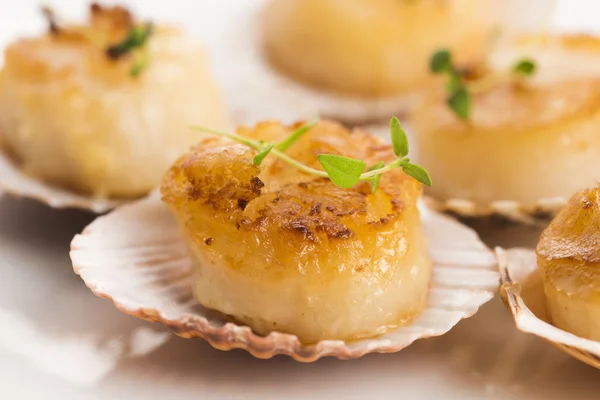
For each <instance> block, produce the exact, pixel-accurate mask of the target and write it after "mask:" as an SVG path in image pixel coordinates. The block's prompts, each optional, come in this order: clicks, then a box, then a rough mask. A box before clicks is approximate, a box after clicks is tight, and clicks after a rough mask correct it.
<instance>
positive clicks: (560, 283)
mask: <svg viewBox="0 0 600 400" xmlns="http://www.w3.org/2000/svg"><path fill="white" fill-rule="evenodd" d="M536 253H537V260H538V267H539V268H540V271H541V273H542V277H543V282H544V289H545V293H546V305H547V310H548V313H549V315H550V318H551V319H552V322H553V324H554V325H556V326H557V327H559V328H561V329H564V330H566V331H568V332H571V333H573V334H575V335H578V336H581V337H584V338H587V339H592V340H600V186H596V187H594V188H593V189H588V190H584V191H582V192H580V193H577V194H576V195H575V196H573V197H572V198H571V200H570V201H569V203H568V204H567V206H566V207H565V208H563V209H562V210H561V211H560V213H558V215H557V216H556V218H555V219H554V220H553V221H552V223H551V224H550V225H549V226H548V228H547V229H546V230H545V231H544V233H543V234H542V236H541V238H540V241H539V244H538V246H537V249H536Z"/></svg>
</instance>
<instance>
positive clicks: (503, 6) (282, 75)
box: [220, 0, 555, 124]
mask: <svg viewBox="0 0 600 400" xmlns="http://www.w3.org/2000/svg"><path fill="white" fill-rule="evenodd" d="M421 3H422V4H421ZM530 3H531V4H529V3H528V4H527V13H524V12H523V7H525V6H524V5H523V4H522V2H520V1H514V0H511V1H508V2H495V1H491V2H490V1H483V2H482V1H470V0H466V1H463V0H461V1H446V0H444V1H429V0H419V1H418V2H402V1H393V0H378V1H364V0H360V1H356V0H353V1H352V2H351V3H349V4H345V2H336V1H329V0H328V1H322V2H321V1H313V0H310V1H304V0H302V1H298V0H275V1H266V0H264V1H257V2H255V3H253V5H247V6H245V7H246V8H245V9H244V12H243V13H240V16H241V17H240V18H239V19H238V20H237V21H236V24H235V30H232V31H230V32H228V35H226V36H224V37H223V42H222V48H221V51H222V52H223V53H222V59H223V60H224V61H225V60H227V59H231V58H235V59H236V60H237V61H236V63H235V65H225V62H224V63H223V65H224V67H225V66H226V68H225V69H223V70H222V71H220V73H223V74H224V73H226V74H227V79H226V80H224V84H225V85H226V87H227V90H226V91H227V93H228V97H229V103H230V106H231V107H232V108H233V112H234V115H235V119H236V122H238V123H244V124H253V123H256V122H258V121H260V120H264V119H266V118H273V117H274V118H276V119H279V120H282V121H284V122H292V121H296V120H300V119H307V118H309V117H310V116H312V115H314V114H317V113H318V114H320V115H323V116H325V117H328V118H333V119H337V120H340V121H343V122H347V123H353V124H361V123H366V122H372V121H378V120H382V119H388V118H389V117H391V116H392V115H399V114H403V113H405V112H407V111H408V110H409V109H410V108H411V107H412V105H414V104H415V103H418V102H419V99H420V98H421V94H422V93H421V92H422V91H423V89H425V88H426V87H427V86H429V85H430V84H431V82H429V81H428V78H429V73H428V71H427V69H428V67H427V63H428V58H429V56H430V54H431V53H433V52H434V51H435V50H437V48H438V47H442V46H448V45H455V46H457V48H458V49H460V50H458V51H459V52H464V53H465V54H464V57H463V58H464V60H465V61H468V62H474V61H475V60H479V59H481V57H482V56H483V54H484V53H485V51H482V50H483V48H484V47H485V46H484V43H487V40H488V39H489V36H490V34H491V33H492V32H494V31H495V30H494V28H495V27H497V26H499V25H501V26H503V28H504V30H503V31H504V32H505V33H510V36H512V33H514V31H515V30H518V31H522V30H524V29H525V30H531V29H536V28H539V27H540V25H543V24H545V23H547V22H548V18H549V16H550V15H551V14H552V12H553V10H554V6H555V1H554V0H541V1H533V2H530ZM394 13H396V14H397V15H399V16H398V18H397V19H395V18H394ZM464 15H470V16H471V17H473V16H474V15H477V17H473V18H470V19H468V23H466V25H468V28H465V26H462V27H460V28H459V25H460V22H467V20H464V21H462V20H461V19H460V18H462V16H464ZM533 16H535V18H534V17H533ZM423 26H426V27H427V28H426V29H422V28H423ZM278 31H280V32H279V33H277V32H278ZM295 32H302V34H298V35H295V34H294V33H295ZM340 32H341V34H339V33H340ZM390 32H392V33H393V34H391V33H390ZM268 37H270V39H269V40H266V38H268ZM319 37H322V40H321V39H319ZM409 37H410V39H407V38H409ZM287 38H289V39H290V40H289V43H288V42H286V40H287ZM311 41H313V43H316V44H317V45H309V44H310V42H311ZM274 42H275V43H274ZM286 43H287V45H286ZM321 43H322V44H323V46H320V45H319V44H321ZM350 43H351V45H350ZM465 43H467V44H466V45H465ZM269 46H270V47H271V48H272V47H273V46H276V47H277V49H279V51H277V52H276V53H278V54H280V57H279V61H281V62H279V63H275V62H271V61H273V60H272V59H273V57H272V56H269V53H274V52H270V51H268V49H267V48H268V47H269ZM317 47H318V49H317ZM382 49H383V50H382ZM315 53H318V54H315ZM290 54H291V55H290ZM333 61H335V62H333ZM282 63H285V64H286V65H287V67H288V68H282V66H281V64H282ZM319 63H320V64H321V66H319ZM419 64H422V66H421V67H419ZM315 65H317V67H315ZM336 66H337V67H339V69H340V70H339V71H338V70H337V69H336V68H337V67H336ZM290 67H293V68H295V69H301V70H303V71H305V72H306V71H308V72H306V73H305V75H306V74H309V75H311V77H312V78H315V75H316V78H315V79H316V80H315V79H312V84H307V83H306V81H307V80H311V79H307V78H306V76H305V77H304V79H302V77H300V78H298V77H296V76H294V75H293V74H287V73H286V72H285V70H289V69H290ZM225 70H226V71H225ZM327 70H328V71H327ZM369 71H370V72H369ZM411 71H412V72H411ZM411 74H413V75H414V74H416V75H415V76H412V77H411ZM223 77H225V75H223ZM399 77H400V78H399ZM332 82H337V83H336V84H335V85H334V87H332V85H333V84H332ZM416 83H418V84H416ZM361 85H362V86H361ZM365 85H366V86H367V87H368V88H370V89H369V90H366V89H365ZM339 86H341V87H351V88H354V89H353V90H346V91H344V90H340V87H339ZM361 91H362V92H361ZM256 98H261V101H260V102H258V103H257V102H256V101H255V99H256Z"/></svg>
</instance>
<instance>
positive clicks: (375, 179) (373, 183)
mask: <svg viewBox="0 0 600 400" xmlns="http://www.w3.org/2000/svg"><path fill="white" fill-rule="evenodd" d="M383 167H385V163H384V162H383V161H381V162H380V163H378V164H375V165H373V166H371V167H370V168H369V172H371V171H375V170H376V169H380V168H383ZM380 179H381V174H377V175H375V176H374V177H373V178H371V191H372V192H373V193H375V192H376V191H377V188H378V187H379V180H380Z"/></svg>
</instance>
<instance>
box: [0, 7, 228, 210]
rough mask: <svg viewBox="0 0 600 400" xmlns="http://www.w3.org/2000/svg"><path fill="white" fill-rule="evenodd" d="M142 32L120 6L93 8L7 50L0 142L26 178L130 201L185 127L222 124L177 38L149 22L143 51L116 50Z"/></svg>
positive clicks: (180, 144) (201, 67) (185, 44)
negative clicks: (75, 21)
mask: <svg viewBox="0 0 600 400" xmlns="http://www.w3.org/2000/svg"><path fill="white" fill-rule="evenodd" d="M147 28H150V25H148V24H146V23H143V22H140V21H137V20H135V19H134V17H133V16H132V15H131V14H130V13H129V12H128V11H127V10H126V9H124V8H121V7H101V6H98V5H95V4H94V5H92V6H91V9H90V16H89V21H88V23H87V24H83V25H64V26H63V25H60V24H54V23H53V24H50V29H49V31H48V32H47V33H46V34H44V35H41V36H38V37H32V38H23V39H19V40H17V41H15V42H13V43H12V44H10V45H9V46H8V47H7V49H6V50H5V65H4V67H3V69H2V71H1V72H0V136H1V143H2V146H3V148H4V149H5V151H7V152H8V153H9V154H10V155H11V156H12V157H13V159H14V160H15V161H16V162H17V163H18V164H19V165H20V167H21V168H22V169H23V170H24V171H25V172H26V173H28V174H30V175H31V176H33V177H35V178H38V179H40V180H43V181H46V182H48V183H50V184H54V185H58V186H62V187H65V188H68V189H70V190H73V191H77V192H80V193H84V194H89V195H93V196H96V197H115V198H116V197H137V196H141V195H143V194H145V193H147V192H148V191H149V190H151V189H152V188H153V187H155V186H156V185H158V183H159V180H160V176H161V175H162V173H163V172H164V170H166V169H167V168H168V166H169V165H170V164H171V163H172V162H173V161H174V160H175V159H176V158H177V157H178V156H179V155H180V154H181V153H182V152H183V151H185V150H187V149H188V148H189V146H190V145H191V144H193V143H195V142H196V141H197V140H198V133H195V132H191V131H190V129H189V124H190V123H203V124H209V125H211V126H214V127H226V126H227V119H226V116H225V113H224V111H223V109H222V107H221V101H220V98H219V93H218V90H217V88H216V86H215V84H214V82H213V80H212V77H211V76H210V73H209V71H208V63H207V60H206V59H205V54H204V50H203V48H202V47H201V46H199V45H198V44H196V43H194V42H192V41H191V40H190V39H189V38H187V37H186V36H185V34H184V33H182V32H180V31H178V30H177V29H174V28H170V27H163V26H156V25H152V27H151V28H150V29H151V30H150V35H149V36H148V38H147V39H146V41H145V44H144V46H139V47H135V46H133V48H131V49H130V51H116V50H115V46H117V47H118V45H119V44H122V43H123V42H124V41H125V39H126V38H128V37H131V35H132V32H133V31H134V30H137V33H138V34H139V33H141V32H144V30H145V29H147ZM138 40H139V37H138Z"/></svg>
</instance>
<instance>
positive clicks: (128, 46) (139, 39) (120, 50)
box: [106, 23, 153, 60]
mask: <svg viewBox="0 0 600 400" xmlns="http://www.w3.org/2000/svg"><path fill="white" fill-rule="evenodd" d="M152 31H153V26H152V23H148V24H146V25H144V26H143V27H140V26H134V27H132V28H131V29H130V30H129V34H128V35H127V37H126V38H125V39H123V40H122V41H121V42H120V43H117V44H114V45H112V46H109V47H108V48H107V49H106V55H107V56H108V58H110V59H113V60H117V59H119V58H121V57H123V56H124V55H126V54H127V53H129V52H131V51H132V50H133V49H136V48H141V47H143V46H144V45H145V44H146V42H147V41H148V38H149V37H150V35H151V34H152Z"/></svg>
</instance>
